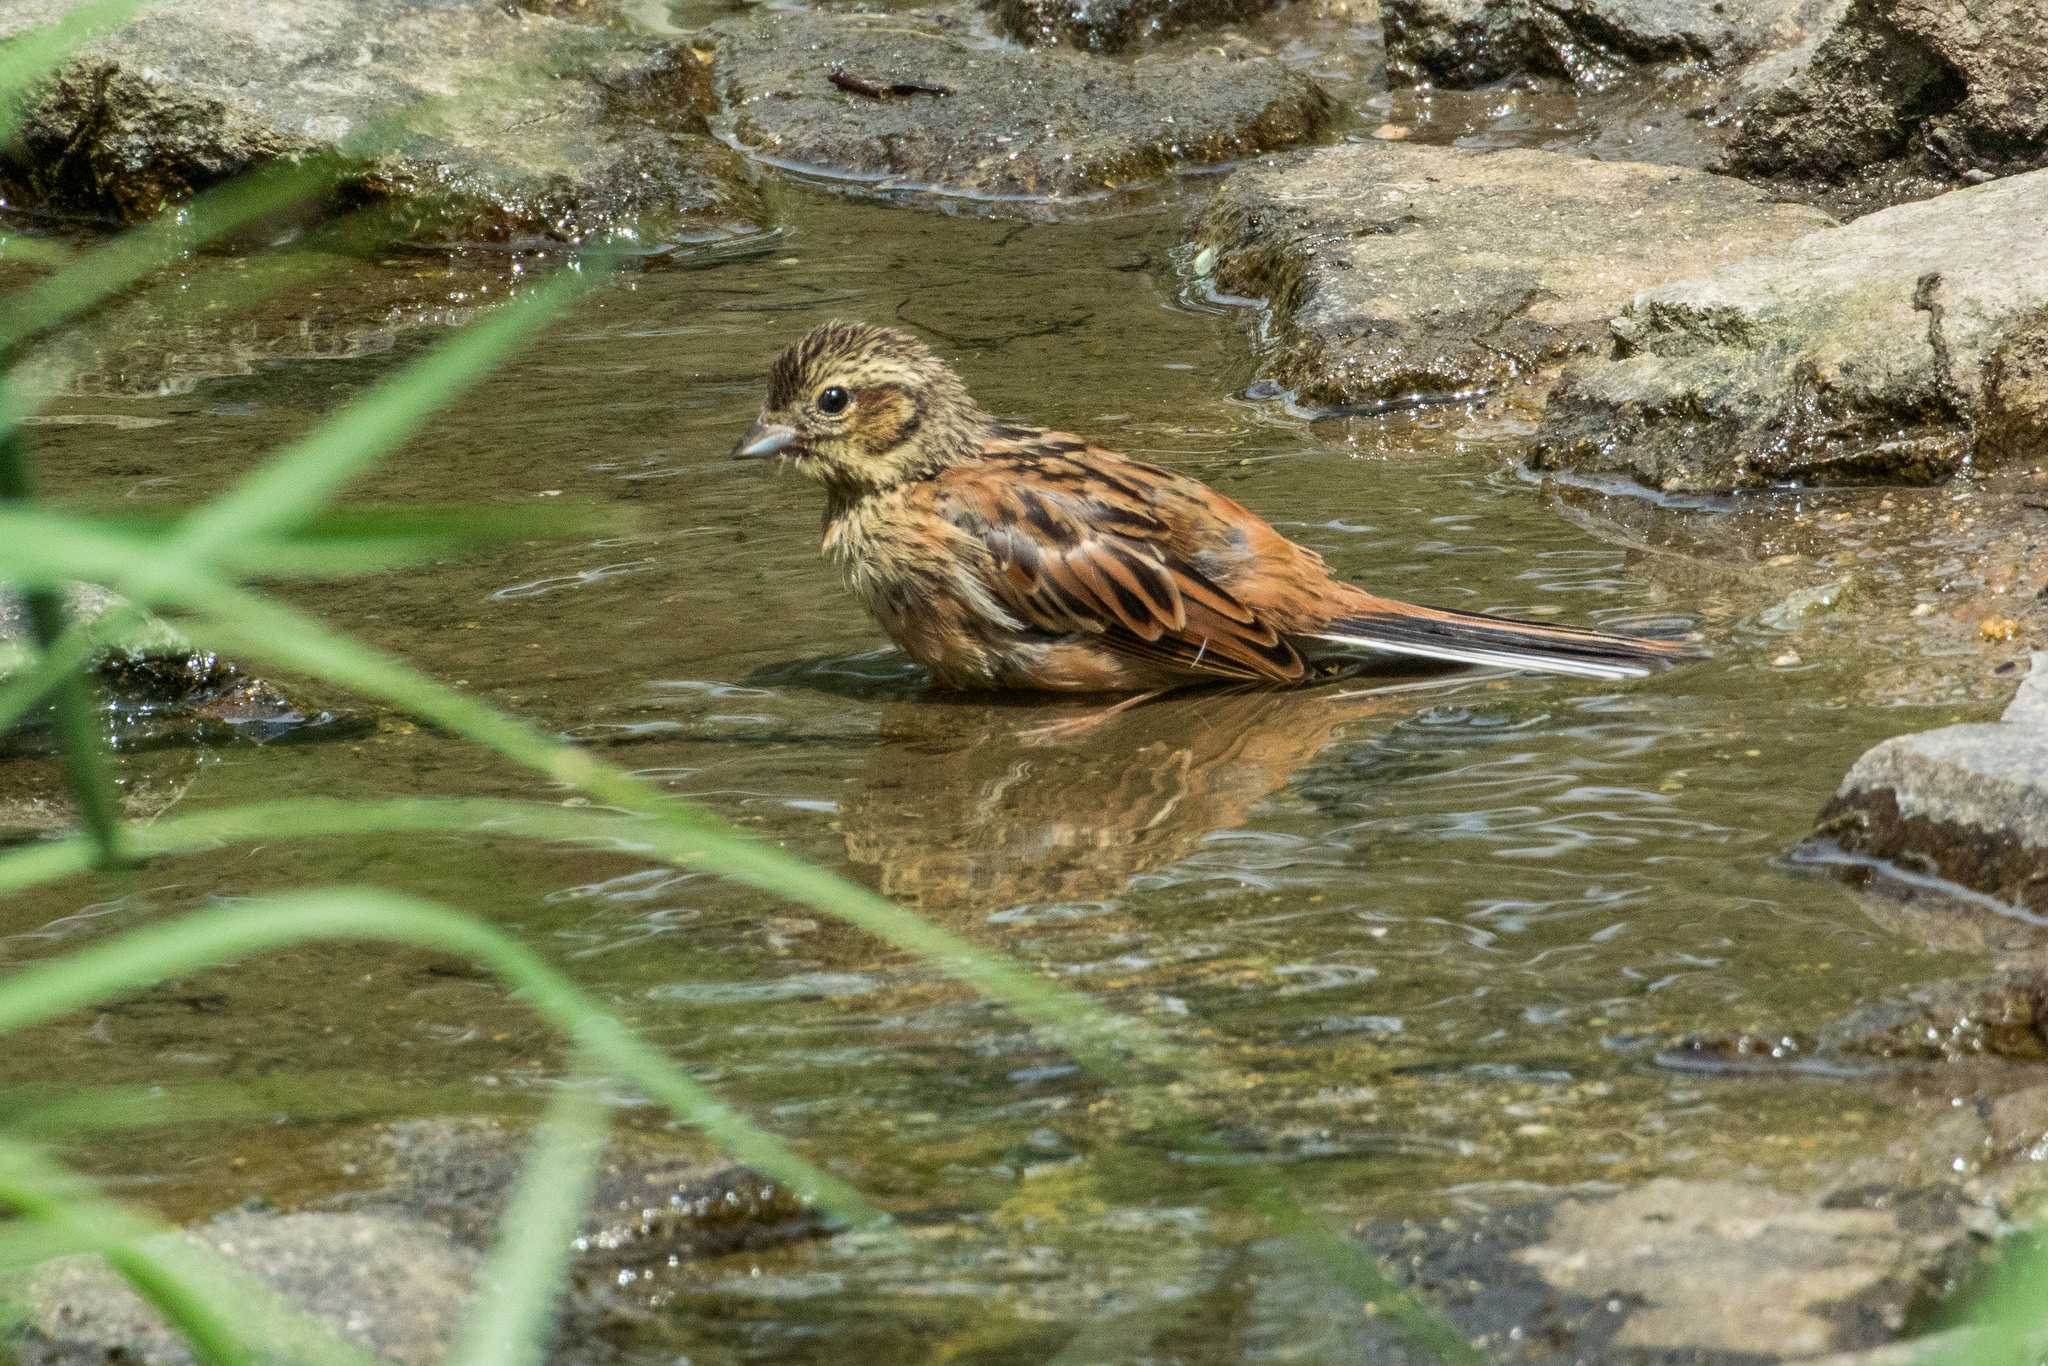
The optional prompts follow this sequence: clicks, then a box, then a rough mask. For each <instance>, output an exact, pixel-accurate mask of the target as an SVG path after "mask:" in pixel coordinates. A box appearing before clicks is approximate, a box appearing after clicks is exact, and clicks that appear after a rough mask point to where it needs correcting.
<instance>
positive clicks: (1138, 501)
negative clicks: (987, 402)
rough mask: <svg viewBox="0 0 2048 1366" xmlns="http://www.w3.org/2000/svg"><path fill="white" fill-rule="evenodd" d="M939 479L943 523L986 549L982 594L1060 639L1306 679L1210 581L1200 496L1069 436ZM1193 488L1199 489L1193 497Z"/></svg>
mask: <svg viewBox="0 0 2048 1366" xmlns="http://www.w3.org/2000/svg"><path fill="white" fill-rule="evenodd" d="M1019 435H1020V438H1021V439H1018V440H1016V441H1014V442H1010V443H1002V442H999V443H992V444H991V447H990V449H989V450H988V451H987V452H986V453H985V455H984V458H983V459H981V460H978V461H976V462H974V463H972V464H968V465H962V466H958V467H955V468H954V469H951V470H948V471H946V472H945V473H944V474H942V475H940V476H939V477H938V479H936V480H935V481H934V483H935V485H936V487H935V489H934V493H935V494H936V495H937V498H938V506H939V510H940V512H941V514H942V515H943V516H945V517H946V518H947V519H948V520H950V521H951V522H952V523H953V524H954V525H955V526H957V527H959V528H960V529H961V530H963V531H965V532H967V533H968V534H969V535H971V536H974V537H977V538H978V539H979V540H980V541H981V543H982V544H983V545H984V546H985V547H986V548H987V550H988V554H989V564H988V566H987V568H986V571H985V574H986V579H987V582H986V585H985V586H986V587H987V588H988V590H989V591H990V593H991V594H992V595H993V596H994V597H995V599H996V600H997V601H998V602H1000V603H1001V604H1002V605H1003V606H1004V607H1005V608H1007V609H1008V610H1010V611H1011V612H1013V613H1015V614H1016V615H1017V616H1018V617H1019V618H1021V619H1022V620H1024V621H1025V622H1027V623H1029V624H1030V625H1032V626H1034V627H1036V628H1038V629H1039V630H1042V631H1045V632H1047V633H1049V634H1052V635H1075V636H1083V637H1092V638H1093V639H1094V640H1095V641H1096V642H1098V643H1099V644H1101V645H1103V646H1104V647H1106V648H1109V649H1112V650H1115V651H1117V652H1119V653H1121V654H1125V655H1129V656H1131V657H1133V658H1137V659H1143V660H1146V661H1148V662H1151V663H1157V664H1163V665H1166V666H1167V667H1169V668H1171V669H1173V670H1176V671H1178V672H1181V673H1185V674H1187V675H1189V676H1190V677H1212V678H1217V679H1235V680H1240V681H1257V682H1268V683H1291V682H1294V681H1296V680H1298V679H1300V678H1301V677H1302V676H1303V675H1304V674H1305V673H1306V671H1307V666H1306V665H1305V664H1304V663H1303V661H1302V658H1301V655H1300V654H1299V653H1298V652H1297V651H1296V650H1295V648H1294V646H1293V645H1292V644H1290V643H1289V642H1288V641H1287V640H1286V639H1285V638H1284V637H1283V636H1282V635H1281V633H1280V632H1279V631H1277V630H1276V629H1275V628H1274V625H1273V623H1272V622H1270V621H1267V620H1265V619H1263V618H1262V617H1261V616H1260V615H1259V614H1258V613H1257V612H1255V611H1254V610H1253V609H1252V608H1250V607H1248V606H1247V605H1246V604H1245V603H1244V602H1243V601H1242V600H1240V599H1239V598H1238V597H1236V596H1235V595H1234V594H1232V593H1231V592H1229V591H1228V590H1227V589H1225V588H1223V587H1222V586H1220V585H1219V584H1217V583H1216V582H1215V580H1214V579H1212V578H1211V577H1209V576H1208V575H1207V574H1204V573H1203V572H1202V570H1201V568H1200V567H1199V566H1198V565H1197V564H1196V563H1195V556H1196V555H1197V554H1198V553H1199V552H1198V551H1197V550H1196V549H1195V548H1196V547H1198V546H1199V545H1200V544H1201V543H1202V540H1203V537H1204V535H1205V533H1210V532H1213V534H1214V535H1215V536H1216V537H1217V539H1218V540H1219V542H1220V541H1221V540H1222V538H1224V537H1226V536H1227V535H1228V533H1229V531H1230V528H1228V527H1227V526H1222V525H1220V524H1219V525H1218V526H1217V527H1215V528H1208V527H1206V526H1204V525H1203V520H1204V518H1205V517H1206V516H1207V515H1208V512H1207V508H1206V504H1205V503H1204V502H1203V501H1202V500H1200V499H1199V498H1196V497H1194V496H1192V492H1206V490H1201V489H1200V486H1199V485H1194V484H1193V483H1192V481H1188V480H1184V479H1182V478H1181V477H1180V476H1178V475H1175V474H1173V473H1172V472H1170V471H1167V470H1162V469H1157V468H1155V467H1153V466H1149V465H1141V464H1138V463H1136V462H1133V461H1128V460H1125V459H1123V458H1122V457H1121V456H1118V455H1115V454H1114V453H1112V452H1109V451H1103V450H1100V449H1098V448H1095V447H1090V446H1086V445H1085V444H1084V443H1083V442H1081V441H1080V440H1079V439H1078V438H1075V437H1068V436H1065V435H1064V434H1061V433H1040V432H1031V433H1029V434H1028V435H1027V434H1024V433H1020V434H1019ZM1191 491H1192V492H1191Z"/></svg>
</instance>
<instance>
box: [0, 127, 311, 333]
mask: <svg viewBox="0 0 2048 1366" xmlns="http://www.w3.org/2000/svg"><path fill="white" fill-rule="evenodd" d="M345 173H346V163H345V162H344V161H343V160H342V159H341V158H338V157H318V158H310V159H308V160H306V161H299V162H280V163H278V164H276V165H273V166H266V167H264V168H262V169H261V170H257V171H251V172H249V173H248V174H247V175H244V176H240V177H238V178H237V179H234V180H231V181H229V182H227V183H226V184H225V185H222V186H220V187H218V188H216V189H211V190H207V191H206V192H204V193H203V194H199V195H196V196H194V197H193V199H192V202H191V203H190V204H188V205H186V206H185V207H184V208H183V209H182V210H180V211H179V212H176V213H165V214H159V215H158V216H157V217H155V218H153V219H151V220H150V221H149V222H148V223H145V224H143V225H142V226H141V227H138V228H134V229H131V230H130V231H128V232H124V233H122V234H121V235H120V236H119V237H116V238H114V239H113V240H111V241H109V242H107V243H106V244H104V245H102V246H98V247H94V248H92V249H91V250H90V251H86V252H82V253H80V254H79V255H78V257H77V258H76V259H75V260H73V261H72V262H71V263H70V264H69V265H66V266H64V267H62V268H60V269H58V270H56V271H53V272H52V273H51V274H49V275H46V276H44V277H43V278H42V279H40V280H38V281H36V283H34V284H32V285H29V286H27V287H26V288H23V289H20V290H16V291H15V292H14V293H13V294H11V295H9V296H8V300H7V312H6V314H5V316H4V319H0V357H6V356H12V355H13V354H14V353H15V352H16V350H17V349H18V348H19V347H20V346H21V345H22V343H24V342H26V341H29V340H30V339H32V338H34V337H37V336H39V335H41V334H42V333H44V332H47V331H49V330H50V329H51V328H53V327H56V326H58V325H59V324H61V323H64V322H67V321H69V320H70V319H72V318H74V317H76V316H78V315H79V314H80V313H83V312H85V311H86V310H87V309H89V308H92V307H93V306H95V305H96V304H99V303H101V302H103V301H105V300H107V299H110V298H112V297H113V296H114V295H116V294H119V293H120V292H121V291H122V290H125V289H127V288H129V287H130V286H132V285H134V284H135V283H136V282H137V281H139V280H141V279H142V278H143V277H144V276H146V275H148V274H149V272H151V271H152V270H155V269H157V268H158V267H159V266H161V265H163V264H164V263H165V262H167V261H170V260H171V259H173V258H174V257H177V256H179V255H182V254H183V253H185V252H188V251H191V250H192V249H194V248H195V247H199V246H203V245H205V244H206V243H208V242H212V241H215V240H217V239H219V238H222V237H225V236H227V235H228V234H229V233H232V232H234V231H236V230H237V229H239V228H244V227H247V226H248V225H250V224H251V223H255V222H257V221H258V220H260V219H264V218H268V217H270V216H271V215H273V214H277V213H282V212H283V211H285V210H286V209H290V208H293V207H295V206H297V205H299V204H303V203H305V202H306V201H307V200H310V199H314V198H317V197H318V196H320V195H323V194H326V193H328V192H329V191H331V190H332V189H333V188H334V187H335V186H336V185H337V184H338V183H339V182H340V180H341V179H342V177H343V175H344V174H345Z"/></svg>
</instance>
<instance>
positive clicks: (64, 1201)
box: [0, 1139, 256, 1366]
mask: <svg viewBox="0 0 2048 1366" xmlns="http://www.w3.org/2000/svg"><path fill="white" fill-rule="evenodd" d="M0 1202H4V1203H5V1204H7V1205H8V1206H9V1207H11V1208H12V1209H13V1210H14V1211H15V1213H16V1215H17V1217H19V1218H22V1219H25V1220H29V1221H31V1222H33V1223H36V1224H40V1225H43V1226H45V1227H47V1228H48V1229H49V1230H50V1231H51V1233H52V1234H53V1235H54V1236H55V1244H56V1247H55V1248H53V1251H54V1250H56V1249H57V1248H61V1249H62V1250H63V1251H65V1252H73V1251H79V1250H90V1251H94V1252H98V1253H100V1254H101V1255H102V1256H103V1257H104V1258H105V1259H106V1261H107V1265H108V1266H110V1267H112V1268H113V1270H114V1271H115V1272H116V1273H117V1274H118V1275H119V1276H120V1277H121V1278H122V1279H123V1280H125V1281H127V1282H128V1284H129V1287H130V1288H131V1289H133V1290H134V1291H135V1293H136V1294H137V1295H140V1296H141V1297H142V1299H143V1300H144V1301H145V1302H147V1303H148V1304H149V1305H150V1307H152V1308H153V1309H155V1310H156V1311H157V1312H158V1313H159V1314H161V1315H163V1316H164V1319H165V1321H166V1322H168V1323H169V1324H170V1325H171V1326H172V1327H173V1328H175V1329H177V1330H178V1331H179V1332H180V1333H182V1334H184V1336H185V1341H186V1342H187V1343H188V1344H190V1346H191V1348H192V1351H193V1354H194V1355H195V1356H197V1357H198V1358H199V1360H200V1361H202V1362H205V1363H207V1366H255V1362H256V1355H255V1353H254V1352H253V1351H252V1350H251V1349H250V1346H249V1344H248V1343H247V1342H246V1341H244V1340H243V1337H242V1334H241V1331H240V1330H239V1329H238V1328H237V1327H236V1326H235V1322H234V1316H233V1315H232V1314H231V1313H229V1312H228V1311H227V1310H225V1309H224V1308H222V1307H221V1305H220V1303H219V1302H218V1301H217V1300H216V1298H215V1297H214V1296H213V1295H212V1294H211V1293H209V1290H208V1288H207V1287H205V1286H203V1285H200V1284H197V1283H196V1282H195V1279H194V1278H193V1277H192V1276H191V1275H190V1274H189V1273H188V1272H186V1271H185V1270H184V1269H183V1268H182V1267H180V1266H177V1265H175V1264H173V1263H172V1262H170V1261H168V1260H166V1259H164V1258H161V1257H158V1256H157V1255H155V1253H153V1252H151V1251H150V1250H148V1249H147V1248H146V1247H144V1246H143V1244H144V1243H145V1241H146V1240H147V1239H149V1238H150V1237H152V1236H153V1235H155V1234H157V1233H159V1232H160V1230H159V1229H157V1228H155V1227H153V1226H152V1225H149V1224H147V1223H145V1222H144V1221H142V1220H141V1219H138V1218H136V1217H135V1216H134V1215H131V1214H129V1213H128V1212H127V1211H126V1210H124V1209H122V1208H121V1207H120V1206H118V1205H115V1204H114V1203H113V1202H112V1201H109V1200H104V1199H101V1198H98V1197H96V1196H95V1195H94V1194H93V1193H92V1192H90V1191H89V1190H87V1189H85V1187H84V1185H83V1183H82V1182H80V1181H79V1180H78V1179H77V1178H76V1177H75V1176H73V1175H72V1174H71V1173H69V1172H66V1171H64V1170H63V1169H61V1168H59V1167H57V1166H56V1164H54V1163H51V1162H49V1161H47V1160H45V1159H43V1158H42V1157H41V1156H40V1155H39V1154H38V1153H36V1152H35V1151H34V1149H32V1148H29V1147H28V1146H26V1145H24V1144H20V1143H16V1142H14V1141H13V1140H11V1139H0Z"/></svg>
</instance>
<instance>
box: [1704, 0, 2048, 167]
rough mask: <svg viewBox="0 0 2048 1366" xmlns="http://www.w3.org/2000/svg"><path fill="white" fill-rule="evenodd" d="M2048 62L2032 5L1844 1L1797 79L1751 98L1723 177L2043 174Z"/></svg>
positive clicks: (2040, 10) (2047, 16)
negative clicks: (1729, 172) (1733, 173)
mask: <svg viewBox="0 0 2048 1366" xmlns="http://www.w3.org/2000/svg"><path fill="white" fill-rule="evenodd" d="M2044 53H2048V7H2044V6H2042V5H2041V4H2040V3H2039V0H1853V3H1851V4H1850V5H1848V6H1847V8H1846V9H1845V10H1844V11H1843V13H1842V14H1841V15H1840V16H1839V18H1838V19H1837V21H1836V22H1835V23H1834V24H1833V25H1832V26H1830V27H1829V28H1828V30H1827V32H1826V35H1825V37H1824V38H1823V39H1822V40H1821V41H1820V42H1819V43H1818V44H1817V45H1816V47H1815V48H1814V50H1813V52H1812V55H1811V58H1810V60H1809V61H1807V62H1806V63H1805V64H1804V65H1803V66H1802V67H1801V68H1800V69H1799V70H1798V71H1797V72H1796V74H1795V75H1794V76H1793V78H1792V79H1790V80H1785V81H1778V82H1775V83H1773V84H1772V85H1771V86H1770V87H1769V88H1768V89H1759V91H1758V98H1756V99H1755V100H1754V101H1753V102H1752V103H1751V104H1750V105H1749V107H1748V108H1747V109H1746V110H1745V111H1744V112H1743V114H1742V116H1741V119H1740V121H1739V124H1740V127H1739V132H1738V134H1737V136H1736V138H1735V141H1734V143H1733V146H1732V148H1731V150H1730V164H1731V166H1732V167H1733V168H1734V169H1737V170H1739V171H1741V172H1742V173H1744V174H1747V175H1760V176H1782V177H1795V178H1800V179H1806V180H1821V181H1833V182H1844V181H1851V182H1853V181H1856V180H1860V179H1869V178H1871V177H1873V176H1885V175H1892V174H1896V173H1897V171H1898V170H1899V169H1902V168H1903V169H1909V170H1917V171H1919V172H1922V173H1926V174H1932V175H1934V176H1936V177H1940V178H1945V179H1949V180H1951V181H1954V180H1956V179H1958V178H1961V179H1975V178H1979V177H1982V176H1985V175H2006V174H2011V173H2013V172H2017V171H2024V170H2031V169H2035V168H2038V167H2041V166H2044V165H2048V62H2044V61H2043V54H2044ZM1756 84H1758V85H1759V86H1760V85H1761V84H1762V83H1761V82H1758V83H1756Z"/></svg>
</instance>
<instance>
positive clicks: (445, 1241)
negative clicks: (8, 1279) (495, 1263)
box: [14, 1214, 482, 1366]
mask: <svg viewBox="0 0 2048 1366" xmlns="http://www.w3.org/2000/svg"><path fill="white" fill-rule="evenodd" d="M181 1243H187V1244H190V1245H194V1246H196V1247H198V1248H203V1249H204V1250H206V1251H208V1252H211V1253H214V1254H217V1255H218V1256H220V1257H221V1258H223V1259H224V1260H225V1261H227V1262H228V1263H229V1264H230V1265H232V1266H234V1267H236V1268H237V1269H239V1270H241V1271H244V1272H246V1273H248V1274H249V1275H250V1276H252V1277H254V1278H255V1279H256V1280H257V1281H259V1282H261V1283H263V1284H264V1285H267V1286H268V1287H269V1288H270V1289H271V1290H273V1291H275V1292H277V1294H278V1295H279V1296H280V1297H281V1298H282V1299H284V1300H285V1301H286V1302H288V1303H289V1304H291V1305H293V1306H294V1307H296V1308H298V1309H300V1310H302V1311H304V1312H305V1313H306V1314H308V1315H309V1316H311V1317H312V1318H313V1319H315V1320H316V1321H318V1322H320V1323H323V1324H325V1325H326V1326H327V1327H329V1328H330V1329H332V1330H333V1331H334V1333H335V1334H336V1336H338V1337H340V1338H341V1339H342V1340H343V1341H345V1342H348V1343H351V1344H352V1345H354V1346H357V1347H360V1348H363V1349H365V1350H367V1351H369V1352H372V1353H374V1354H375V1355H376V1356H377V1357H379V1358H380V1359H382V1360H385V1361H389V1362H395V1363H399V1364H400V1366H435V1363H438V1362H440V1361H442V1360H444V1359H445V1358H446V1357H447V1355H448V1352H449V1350H450V1349H451V1348H452V1347H453V1346H454V1342H455V1336H456V1334H457V1333H458V1332H459V1331H460V1330H461V1326H462V1315H463V1313H464V1311H465V1310H466V1309H467V1307H468V1300H469V1295H470V1292H471V1289H472V1288H473V1286H474V1283H475V1279H476V1276H477V1273H478V1271H479V1269H480V1267H481V1263H482V1258H481V1257H480V1256H479V1255H478V1254H477V1253H476V1252H474V1251H472V1250H471V1249H468V1248H465V1247H460V1246H458V1245H457V1244H455V1243H454V1242H453V1241H451V1240H450V1239H449V1238H448V1236H447V1235H446V1234H444V1233H442V1232H441V1231H440V1230H438V1229H436V1228H433V1227H431V1226H430V1225H427V1224H423V1223H419V1222H418V1221H415V1220H410V1219H396V1218H385V1217H380V1216H374V1215H367V1214H289V1215H264V1214H251V1215H241V1216H237V1217H235V1218H231V1219H223V1220H220V1221H218V1222H215V1223H211V1224H203V1225H200V1226H199V1227H197V1228H195V1229H193V1230H191V1231H190V1232H187V1233H180V1234H172V1235H168V1236H167V1237H166V1238H165V1239H163V1240H162V1243H161V1245H160V1247H159V1249H158V1250H159V1252H160V1254H161V1255H163V1256H165V1257H166V1258H167V1259H171V1260H175V1259H177V1258H178V1257H179V1256H180V1255H181V1252H182V1251H183V1249H182V1248H181V1246H180V1244H181ZM22 1303H23V1309H24V1319H25V1325H24V1331H23V1333H22V1335H21V1336H20V1337H19V1338H18V1339H17V1340H16V1342H15V1343H14V1350H15V1353H16V1356H17V1358H18V1360H19V1361H20V1363H21V1366H87V1364H88V1363H94V1364H101V1363H106V1362H110V1361H120V1362H129V1363H134V1366H188V1363H190V1362H191V1361H192V1360H193V1356H192V1353H191V1352H190V1350H188V1349H187V1348H186V1346H185V1344H184V1341H183V1340H182V1339H181V1338H180V1337H179V1336H178V1335H177V1334H176V1333H174V1332H173V1331H172V1330H171V1329H170V1328H169V1327H167V1326H166V1325H165V1324H164V1323H163V1321H162V1320H161V1319H160V1318H159V1317H158V1316H157V1315H156V1313H155V1312H154V1311H153V1310H151V1309H150V1308H148V1307H147V1306H146V1305H144V1304H143V1302H142V1301H141V1300H140V1299H138V1298H137V1297H136V1296H135V1293H134V1292H133V1291H131V1290H129V1289H128V1287H127V1284H126V1282H124V1281H122V1280H121V1279H120V1278H119V1277H117V1276H115V1275H114V1273H113V1272H111V1271H109V1270H108V1269H107V1268H106V1267H105V1265H104V1264H102V1263H101V1262H100V1261H99V1259H98V1258H86V1257H74V1258H65V1259H63V1260H61V1261H57V1262H52V1263H49V1264H48V1265H46V1266H44V1267H42V1268H41V1269H39V1270H38V1271H37V1272H36V1273H35V1274H34V1275H33V1276H31V1277H30V1279H29V1281H28V1283H27V1285H26V1288H25V1290H24V1292H23V1295H22ZM237 1317H238V1319H240V1321H242V1322H243V1323H245V1324H247V1323H248V1322H249V1321H250V1316H249V1315H248V1314H246V1313H243V1314H240V1315H238V1316H237ZM306 1359H307V1358H306V1357H305V1356H304V1355H303V1354H301V1353H297V1352H292V1351H289V1350H287V1351H285V1352H283V1353H281V1354H279V1355H278V1356H276V1357H269V1356H266V1357H265V1360H266V1361H272V1360H275V1361H278V1362H281V1363H282V1362H298V1361H303V1360H306Z"/></svg>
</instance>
